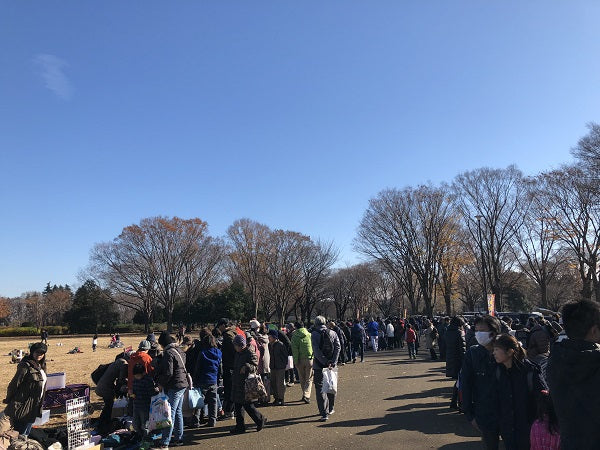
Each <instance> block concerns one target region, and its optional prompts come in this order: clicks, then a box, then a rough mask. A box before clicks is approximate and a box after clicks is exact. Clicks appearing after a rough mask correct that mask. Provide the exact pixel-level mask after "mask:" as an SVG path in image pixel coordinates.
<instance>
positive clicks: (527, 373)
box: [426, 301, 600, 450]
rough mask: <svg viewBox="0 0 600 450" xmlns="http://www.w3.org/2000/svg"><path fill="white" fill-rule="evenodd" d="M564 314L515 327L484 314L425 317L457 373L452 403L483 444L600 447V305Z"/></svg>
mask: <svg viewBox="0 0 600 450" xmlns="http://www.w3.org/2000/svg"><path fill="white" fill-rule="evenodd" d="M561 321H562V326H561V325H560V324H559V323H558V321H557V320H552V318H550V320H547V319H545V318H544V317H542V316H541V315H532V316H531V317H530V318H529V319H528V320H527V322H526V323H525V324H520V325H519V324H517V327H515V324H514V323H513V322H512V321H511V320H510V318H508V317H503V318H500V319H499V318H497V317H493V316H490V315H483V316H479V317H476V318H474V319H473V320H472V321H471V323H468V322H467V321H465V320H464V318H463V317H460V316H456V317H453V318H451V319H450V318H448V319H445V320H442V321H441V322H439V323H437V324H434V323H431V324H427V323H426V326H427V329H428V330H430V331H429V332H428V334H429V335H432V334H433V335H435V337H436V338H437V339H434V340H433V342H432V340H428V344H427V345H428V346H431V347H432V348H433V347H434V346H435V345H436V342H435V341H436V340H437V345H438V348H439V350H440V354H441V355H442V356H443V359H445V361H446V376H448V377H450V378H452V379H454V380H456V383H455V385H454V388H453V393H452V400H451V403H450V408H452V409H456V410H459V412H461V413H463V414H464V415H465V417H466V419H467V420H468V421H469V422H470V423H471V424H472V426H473V427H474V428H475V429H476V430H477V431H478V432H480V433H481V438H482V443H483V447H484V448H486V449H492V450H493V449H498V448H499V444H500V441H502V443H503V445H504V447H505V448H506V449H511V450H512V449H516V450H523V449H534V450H538V449H540V450H541V449H546V450H553V449H564V450H569V449H598V448H600V426H599V425H600V414H599V413H598V412H597V410H596V406H597V405H598V404H599V403H598V400H600V346H599V345H598V344H599V343H600V305H598V303H596V302H591V301H581V302H577V303H571V304H567V305H565V306H564V307H563V309H562V317H561ZM436 325H437V326H436ZM432 328H435V329H436V330H437V331H436V332H433V330H432ZM515 328H516V329H515ZM432 356H433V354H432Z"/></svg>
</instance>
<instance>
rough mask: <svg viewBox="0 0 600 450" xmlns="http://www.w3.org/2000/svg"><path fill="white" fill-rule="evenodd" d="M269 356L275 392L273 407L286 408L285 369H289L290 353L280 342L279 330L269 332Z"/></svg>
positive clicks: (272, 386)
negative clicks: (284, 400)
mask: <svg viewBox="0 0 600 450" xmlns="http://www.w3.org/2000/svg"><path fill="white" fill-rule="evenodd" d="M269 355H270V357H271V359H270V362H269V364H270V367H271V390H272V391H273V397H275V400H274V401H273V406H284V403H283V399H284V397H285V368H286V367H287V361H288V351H287V349H286V348H285V345H284V344H283V342H281V341H280V340H279V334H278V333H277V330H271V331H269Z"/></svg>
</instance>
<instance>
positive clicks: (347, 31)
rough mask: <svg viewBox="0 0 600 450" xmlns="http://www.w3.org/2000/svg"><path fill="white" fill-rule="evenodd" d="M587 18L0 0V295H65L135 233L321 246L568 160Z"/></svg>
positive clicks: (341, 5) (596, 15) (461, 5)
mask: <svg viewBox="0 0 600 450" xmlns="http://www.w3.org/2000/svg"><path fill="white" fill-rule="evenodd" d="M599 19H600V3H598V2H595V1H589V2H578V1H571V2H558V1H532V2H516V1H515V2H510V1H506V2H480V1H470V2H465V1H452V2H448V1H441V0H440V1H428V2H408V1H398V0H394V1H379V2H364V1H348V0H345V1H327V2H283V1H265V2H260V1H257V2H229V1H218V2H208V1H197V2H152V1H149V2H148V1H144V2H142V1H137V2H134V1H131V2H117V1H104V2H100V3H98V2H91V1H65V2H56V1H50V2H36V3H31V2H3V3H2V5H1V6H0V50H1V58H2V64H1V65H0V168H1V170H2V184H1V188H0V205H1V209H0V211H1V212H0V219H1V225H0V295H6V296H16V295H19V294H21V293H22V292H25V291H29V290H41V289H43V287H44V285H45V283H46V282H47V281H51V282H52V283H56V284H64V283H69V284H77V282H78V281H77V273H78V271H79V270H80V269H81V268H83V267H85V266H86V264H87V261H88V255H89V250H90V248H91V247H92V245H93V244H94V243H96V242H101V241H108V240H111V239H113V238H114V237H116V236H117V235H118V234H119V232H120V231H121V229H122V228H123V227H125V226H127V225H130V224H132V223H137V222H139V220H140V219H141V218H143V217H149V216H155V215H167V216H173V215H177V216H180V217H184V218H188V217H200V218H202V219H203V220H206V221H207V222H208V223H209V227H210V230H211V233H212V234H214V235H223V234H224V233H225V230H226V229H227V227H228V226H229V225H230V224H231V223H232V222H233V221H234V220H235V219H237V218H241V217H249V218H251V219H254V220H257V221H260V222H263V223H265V224H267V225H269V226H270V227H272V228H284V229H291V230H295V231H300V232H303V233H306V234H309V235H310V236H312V237H315V238H322V239H325V240H334V241H335V243H336V244H337V246H338V247H339V248H340V250H341V255H342V256H341V260H340V264H341V265H344V264H347V263H348V264H349V263H353V262H355V261H356V260H357V256H356V255H355V254H354V253H353V252H352V239H353V238H354V236H355V232H356V227H357V225H358V223H359V220H360V218H361V216H362V214H363V212H364V210H365V208H366V206H367V202H368V200H369V198H371V197H373V196H375V195H376V194H377V193H378V192H379V191H380V190H382V189H384V188H386V187H403V186H406V185H416V184H419V183H425V182H427V181H432V182H434V183H438V182H441V181H451V180H452V178H453V177H454V176H455V175H456V174H457V173H459V172H462V171H464V170H467V169H473V168H477V167H482V166H492V167H504V166H506V165H508V164H511V163H515V164H517V166H518V167H519V168H521V169H522V170H523V171H524V172H525V173H527V174H534V173H536V172H539V171H541V170H545V169H549V168H552V167H557V166H558V165H560V164H561V163H564V162H568V161H570V159H571V156H570V154H569V149H570V148H571V147H572V146H573V145H574V144H575V143H576V142H577V139H578V138H579V137H580V136H582V135H583V134H585V133H586V128H585V124H586V123H587V122H589V121H600V27H598V22H599Z"/></svg>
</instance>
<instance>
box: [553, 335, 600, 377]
mask: <svg viewBox="0 0 600 450" xmlns="http://www.w3.org/2000/svg"><path fill="white" fill-rule="evenodd" d="M548 365H549V371H551V373H552V375H553V378H555V381H557V382H558V383H561V381H562V380H570V384H579V383H587V382H590V381H591V380H592V379H594V377H596V378H595V379H596V380H597V379H598V378H597V377H598V375H599V374H600V345H598V344H594V343H593V342H588V341H583V340H580V339H565V340H563V341H561V342H557V343H556V344H554V347H553V348H552V352H551V353H550V359H549V361H548Z"/></svg>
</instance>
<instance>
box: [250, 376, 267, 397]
mask: <svg viewBox="0 0 600 450" xmlns="http://www.w3.org/2000/svg"><path fill="white" fill-rule="evenodd" d="M244 396H245V398H246V401H247V402H256V401H258V400H260V399H263V398H265V397H266V396H267V390H266V389H265V385H264V384H263V382H262V379H261V378H260V375H256V374H253V373H251V374H250V375H248V378H246V382H245V384H244Z"/></svg>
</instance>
